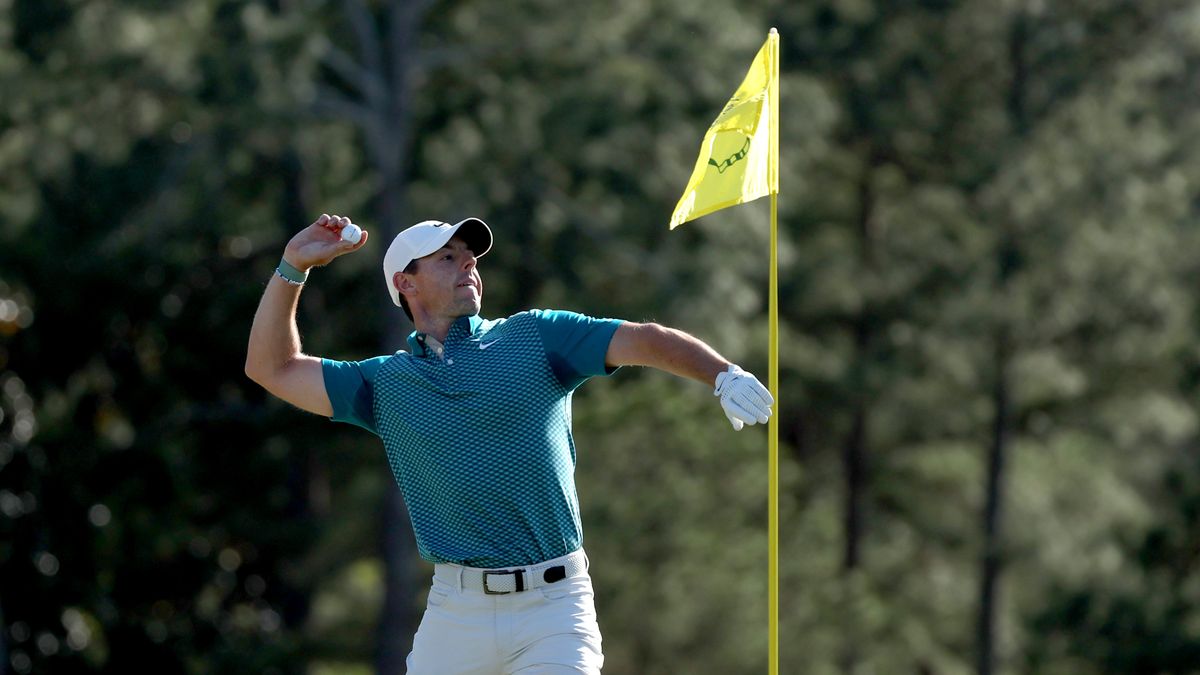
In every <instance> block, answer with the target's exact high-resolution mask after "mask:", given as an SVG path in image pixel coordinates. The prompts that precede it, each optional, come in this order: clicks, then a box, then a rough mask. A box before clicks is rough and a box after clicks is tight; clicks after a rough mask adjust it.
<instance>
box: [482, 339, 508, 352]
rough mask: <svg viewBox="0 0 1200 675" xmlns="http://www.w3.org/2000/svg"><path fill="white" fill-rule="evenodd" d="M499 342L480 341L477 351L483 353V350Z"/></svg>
mask: <svg viewBox="0 0 1200 675" xmlns="http://www.w3.org/2000/svg"><path fill="white" fill-rule="evenodd" d="M503 339H504V338H500V340H503ZM500 340H492V341H491V342H482V341H481V342H480V343H479V350H480V351H483V350H485V349H487V348H488V347H491V346H492V345H494V344H496V343H497V342H499V341H500Z"/></svg>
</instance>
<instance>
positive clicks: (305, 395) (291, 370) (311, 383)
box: [246, 215, 367, 417]
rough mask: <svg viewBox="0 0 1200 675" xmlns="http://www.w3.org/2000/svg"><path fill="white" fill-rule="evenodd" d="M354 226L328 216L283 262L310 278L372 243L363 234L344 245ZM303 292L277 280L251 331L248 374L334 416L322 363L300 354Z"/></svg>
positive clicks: (297, 239) (294, 242) (291, 246)
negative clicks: (299, 307)
mask: <svg viewBox="0 0 1200 675" xmlns="http://www.w3.org/2000/svg"><path fill="white" fill-rule="evenodd" d="M349 224H350V219H349V218H339V217H338V216H328V215H322V216H321V217H320V218H318V219H317V221H316V222H315V223H313V224H312V225H309V226H308V227H307V228H305V229H303V230H301V231H300V232H299V233H297V234H296V236H294V237H292V239H291V241H289V242H288V244H287V247H286V248H285V249H284V253H283V260H284V261H285V262H287V263H288V264H289V265H291V266H292V267H294V268H296V269H297V270H299V271H300V272H302V273H307V272H308V270H309V269H311V268H313V267H317V266H320V265H325V264H327V263H329V262H330V261H332V260H333V259H334V258H336V257H338V256H340V255H344V254H346V253H350V252H351V251H357V250H358V249H360V248H362V247H363V245H364V244H366V243H367V233H366V232H363V234H362V239H361V240H360V241H359V242H358V243H357V244H351V243H348V242H345V241H342V239H341V236H340V234H341V230H342V228H343V227H345V226H346V225H349ZM301 288H303V286H302V285H297V284H292V283H289V282H288V281H286V280H284V279H283V278H282V277H280V276H279V275H278V274H273V275H271V280H270V281H269V282H268V283H267V290H266V291H265V292H264V293H263V297H262V301H261V302H259V305H258V311H257V312H256V313H255V314H254V325H253V326H252V327H251V328H250V345H249V348H248V349H247V351H246V375H247V376H248V377H249V378H250V379H251V380H254V381H255V382H257V383H258V384H260V385H262V387H263V388H264V389H266V390H267V391H269V392H271V393H272V394H274V395H275V396H278V397H279V398H281V399H283V400H285V401H287V402H288V403H291V404H292V405H294V406H296V407H298V408H300V409H302V410H307V411H309V412H312V413H316V414H318V415H324V416H325V417H330V416H332V415H333V405H332V404H331V403H330V402H329V395H328V394H327V393H326V391H325V376H324V374H323V373H322V372H321V359H319V358H315V357H312V356H307V355H305V354H303V353H302V352H301V351H300V331H299V329H298V328H297V327H296V306H297V304H299V301H300V289H301Z"/></svg>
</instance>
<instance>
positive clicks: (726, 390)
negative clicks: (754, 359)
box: [713, 363, 775, 431]
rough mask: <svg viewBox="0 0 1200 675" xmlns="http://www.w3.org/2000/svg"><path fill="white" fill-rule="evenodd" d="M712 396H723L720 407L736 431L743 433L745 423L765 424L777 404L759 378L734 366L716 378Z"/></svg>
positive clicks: (730, 366) (731, 365) (730, 365)
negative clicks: (772, 407)
mask: <svg viewBox="0 0 1200 675" xmlns="http://www.w3.org/2000/svg"><path fill="white" fill-rule="evenodd" d="M713 396H719V397H721V407H722V408H724V409H725V416H726V417H728V418H729V423H730V424H732V425H733V430H734V431H741V429H742V425H743V424H766V423H767V418H768V417H770V416H771V406H772V405H774V404H775V397H774V396H771V392H769V391H767V388H766V387H764V386H762V382H759V381H758V378H757V377H754V376H753V375H751V374H750V373H747V372H746V371H744V370H742V369H741V368H739V367H738V366H736V365H734V364H732V363H731V364H729V370H726V371H725V372H723V373H721V374H719V375H717V388H716V389H714V390H713Z"/></svg>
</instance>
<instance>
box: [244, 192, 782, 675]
mask: <svg viewBox="0 0 1200 675" xmlns="http://www.w3.org/2000/svg"><path fill="white" fill-rule="evenodd" d="M349 225H350V220H349V219H348V218H343V217H339V216H336V215H335V216H329V215H322V216H321V217H320V218H319V219H317V221H316V222H315V223H313V224H312V225H310V226H309V227H307V228H305V229H304V230H301V231H300V232H299V233H297V234H296V235H295V236H294V237H292V239H291V241H289V242H288V244H287V247H286V248H285V249H284V253H283V259H282V261H281V262H280V265H279V268H278V269H277V270H276V273H275V274H274V275H273V276H272V278H271V280H270V282H268V284H267V288H266V291H265V292H264V294H263V298H262V301H261V303H260V304H259V307H258V312H257V313H256V314H255V316H254V325H253V327H252V328H251V331H250V345H249V350H248V353H247V356H246V374H247V375H248V376H249V377H250V378H251V379H253V380H254V381H255V382H257V383H259V384H260V385H262V386H263V387H264V388H265V389H267V391H269V392H271V393H272V394H274V395H275V396H278V397H279V398H281V399H283V400H285V401H287V402H289V403H291V404H293V405H295V406H297V407H299V408H302V409H304V410H307V411H309V412H313V413H316V414H318V415H323V416H325V417H330V418H332V419H334V420H336V421H339V422H347V423H350V424H354V425H357V426H359V427H362V428H364V429H366V430H368V431H370V432H372V433H374V434H376V435H378V436H379V437H380V438H381V439H383V445H384V449H385V450H386V454H387V459H388V463H389V464H390V466H391V469H392V473H393V475H394V476H395V479H396V482H397V484H398V485H399V486H400V489H401V491H402V492H403V494H404V499H405V503H406V504H407V506H408V511H409V515H410V516H411V519H412V528H413V532H414V533H415V535H416V540H417V548H418V550H419V551H420V554H421V556H422V557H423V558H425V559H426V560H428V561H430V562H431V563H433V565H434V572H433V580H432V586H431V588H430V590H429V597H428V601H427V606H426V610H425V614H424V616H423V618H422V619H421V624H420V627H419V628H418V630H417V634H416V636H415V637H414V638H413V648H412V652H411V653H410V654H409V656H408V672H409V674H410V675H459V674H471V675H508V674H510V673H511V674H513V675H517V674H520V675H551V674H558V673H592V674H594V673H599V672H600V668H601V666H602V665H603V662H604V657H603V655H602V653H601V649H600V629H599V626H598V624H597V621H596V611H595V607H594V602H593V594H592V582H591V577H590V576H589V575H588V560H587V556H586V555H585V554H584V551H583V548H582V544H583V530H582V527H581V524H580V519H579V500H578V497H577V495H576V492H575V479H574V473H575V443H574V440H573V439H572V436H571V393H572V392H573V391H574V390H575V388H576V387H578V386H579V385H581V384H583V382H585V381H586V380H587V379H588V378H590V377H593V376H596V375H608V374H611V373H612V372H614V371H615V370H616V369H617V368H619V367H621V366H627V365H628V366H633V365H637V366H651V367H654V368H658V369H660V370H664V371H667V372H669V373H673V374H675V375H679V376H682V377H687V378H691V379H693V380H696V381H698V382H701V383H703V384H706V385H710V386H713V387H714V388H715V391H714V394H715V395H716V396H717V397H718V399H719V401H720V405H721V407H722V408H723V410H724V413H725V415H726V416H727V417H728V419H729V421H730V423H731V424H732V425H733V428H734V429H735V430H737V429H741V428H742V425H743V424H756V423H765V422H766V421H767V418H768V417H769V416H770V415H771V405H772V404H773V403H774V401H773V399H772V398H771V395H770V393H768V391H767V389H766V388H765V387H763V386H762V384H761V383H760V382H759V381H758V380H757V379H756V378H755V377H754V376H753V375H751V374H750V373H747V372H745V371H743V370H742V369H740V368H738V367H737V366H736V365H734V364H732V363H730V362H729V361H726V360H725V359H724V358H722V357H721V356H720V355H719V354H717V352H715V351H714V350H713V349H712V348H710V347H709V346H708V345H706V344H705V343H703V342H701V341H700V340H698V339H696V338H694V337H692V336H690V335H687V334H686V333H683V332H681V331H678V330H674V329H671V328H666V327H663V326H660V325H657V324H654V323H633V322H628V321H619V320H614V319H597V318H592V317H588V316H584V315H581V314H576V313H573V312H565V311H551V310H531V311H527V312H521V313H518V314H514V315H513V316H510V317H508V318H504V319H484V318H481V317H480V316H479V310H480V304H481V301H482V299H483V279H482V278H481V277H480V274H479V269H478V267H477V266H476V263H477V262H478V259H479V258H481V257H482V256H483V255H484V254H485V253H487V252H488V250H489V249H491V247H492V232H491V230H490V229H489V228H488V226H487V225H486V224H485V223H484V222H483V221H482V220H479V219H477V218H467V219H466V220H463V221H461V222H458V223H456V224H453V225H451V224H449V223H444V222H437V221H425V222H422V223H419V224H417V225H414V226H412V227H410V228H408V229H406V230H404V231H403V232H401V233H400V234H398V235H397V236H396V238H395V239H394V240H393V241H392V242H391V245H390V246H389V248H388V251H387V254H386V256H385V257H384V262H383V276H384V281H385V282H386V284H387V290H388V293H389V294H390V295H391V298H392V301H393V302H394V303H395V304H396V305H397V306H399V307H401V308H402V309H403V310H404V312H405V314H406V315H408V317H409V318H410V319H411V320H412V322H413V325H414V326H415V327H416V330H415V331H414V332H413V333H412V334H411V335H410V336H409V337H408V350H407V351H397V352H396V353H394V354H389V355H385V356H379V357H376V358H371V359H367V360H365V361H334V360H330V359H321V358H317V357H313V356H308V355H306V354H304V353H303V352H302V351H301V347H300V336H299V332H298V330H297V327H296V306H297V304H298V302H299V298H300V290H301V288H302V287H303V284H304V283H305V281H306V280H307V275H308V271H309V270H311V269H312V268H314V267H319V266H322V265H326V264H328V263H329V262H331V261H332V260H333V259H334V258H337V257H338V256H341V255H344V254H347V253H352V252H354V251H357V250H358V249H360V248H362V247H363V246H364V245H366V243H367V240H368V233H366V232H363V233H362V236H361V239H360V240H359V241H358V242H357V243H350V242H349V241H344V240H343V239H342V237H341V232H342V229H343V228H346V227H348V226H349ZM352 230H353V228H351V231H352ZM348 236H350V238H353V236H352V235H349V234H348Z"/></svg>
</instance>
